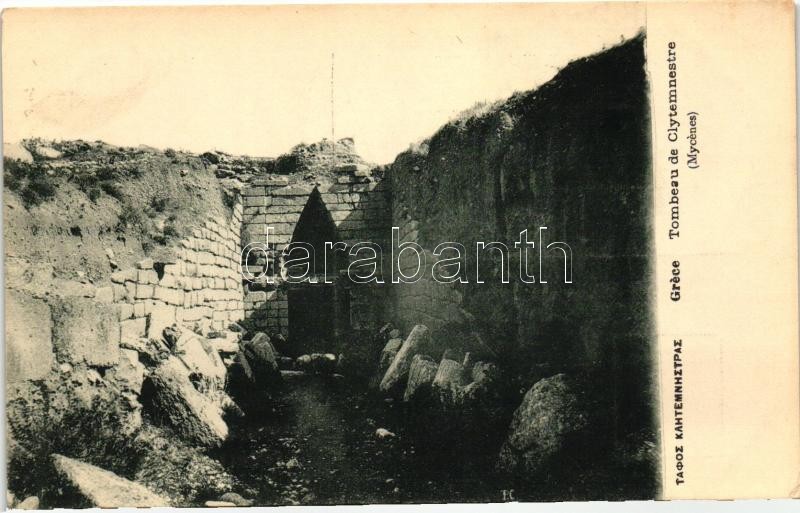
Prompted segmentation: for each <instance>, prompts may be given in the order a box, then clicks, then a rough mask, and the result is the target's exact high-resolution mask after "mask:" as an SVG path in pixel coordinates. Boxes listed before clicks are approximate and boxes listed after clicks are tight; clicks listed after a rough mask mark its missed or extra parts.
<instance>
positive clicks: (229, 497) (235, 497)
mask: <svg viewBox="0 0 800 513" xmlns="http://www.w3.org/2000/svg"><path fill="white" fill-rule="evenodd" d="M219 500H220V501H221V502H231V503H233V504H235V505H237V506H239V507H244V508H246V507H248V506H252V505H253V501H251V500H248V499H245V498H244V497H242V496H241V495H239V494H238V493H234V492H228V493H225V494H223V495H222V497H220V498H219Z"/></svg>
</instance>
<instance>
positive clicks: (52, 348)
mask: <svg viewBox="0 0 800 513" xmlns="http://www.w3.org/2000/svg"><path fill="white" fill-rule="evenodd" d="M241 211H242V206H241V205H240V204H238V205H235V206H234V208H233V215H232V218H231V219H230V220H229V221H228V220H225V219H221V218H217V219H208V220H206V221H205V222H204V224H203V226H202V227H200V228H196V229H195V230H194V232H193V233H192V234H191V235H190V236H189V237H186V238H185V239H183V240H182V241H181V243H180V247H179V248H178V249H177V250H176V256H175V258H174V259H172V260H171V261H170V262H153V261H152V259H145V260H143V261H141V262H139V264H138V266H137V268H131V269H124V270H120V271H116V272H114V273H112V275H111V283H108V284H94V283H91V282H89V281H88V280H86V281H83V282H81V281H76V280H67V279H62V278H57V277H55V273H54V269H53V266H52V264H49V263H42V262H29V261H26V260H24V259H19V258H9V259H7V262H6V297H7V298H8V299H7V304H6V319H7V326H6V341H7V344H6V347H7V351H6V358H7V362H8V363H7V369H8V373H9V382H16V381H23V380H31V379H39V378H42V377H43V376H45V375H46V374H47V373H48V372H49V371H50V370H52V368H53V366H54V363H56V362H57V363H68V364H71V365H73V364H86V365H89V366H95V367H101V368H104V367H113V366H115V365H117V364H118V363H119V358H120V355H123V356H125V355H127V354H128V353H130V352H132V351H127V352H126V351H123V352H121V351H120V346H122V347H123V348H125V347H137V345H138V342H139V337H143V336H146V335H147V332H148V322H149V321H150V320H151V319H153V318H157V319H158V324H159V326H162V327H163V326H164V325H167V324H172V323H173V322H177V323H178V324H182V325H184V326H186V327H189V328H195V327H199V328H201V329H202V330H203V331H204V332H207V331H209V330H212V329H213V330H220V329H223V328H226V327H227V326H228V324H229V323H230V322H236V321H240V320H241V319H242V318H243V317H244V302H243V301H242V296H243V290H242V283H241V278H240V275H239V254H240V249H239V240H240V239H239V228H240V224H241ZM154 312H155V317H153V314H154ZM123 353H125V354H123ZM133 353H134V358H135V351H133Z"/></svg>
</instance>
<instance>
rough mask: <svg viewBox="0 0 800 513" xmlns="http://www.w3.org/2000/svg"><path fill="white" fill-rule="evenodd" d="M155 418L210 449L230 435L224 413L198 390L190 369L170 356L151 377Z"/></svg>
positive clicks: (186, 437) (188, 438)
mask: <svg viewBox="0 0 800 513" xmlns="http://www.w3.org/2000/svg"><path fill="white" fill-rule="evenodd" d="M150 383H151V384H152V398H151V401H152V405H151V406H152V409H153V413H154V416H155V417H156V418H158V419H159V420H161V421H162V422H164V423H166V424H169V425H170V426H171V427H172V428H173V429H174V430H175V431H176V432H177V433H178V434H180V435H181V436H182V437H184V438H185V439H187V440H191V441H193V442H196V443H198V444H200V445H203V446H207V447H216V446H219V445H221V444H222V442H223V441H224V440H225V439H226V438H227V436H228V426H227V424H225V421H224V420H223V419H222V410H221V409H220V407H219V406H218V405H217V404H215V403H214V401H212V400H211V399H209V398H208V397H206V396H204V395H203V394H201V393H200V392H198V391H197V389H196V388H195V386H194V385H193V384H192V381H191V380H190V379H189V370H188V369H187V368H186V366H185V365H184V364H183V362H181V361H180V360H179V359H178V358H176V357H174V356H171V357H169V358H167V359H166V360H165V361H163V362H162V363H161V364H160V365H159V366H158V367H156V369H155V370H154V371H153V372H152V374H151V375H150Z"/></svg>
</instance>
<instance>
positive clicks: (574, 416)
mask: <svg viewBox="0 0 800 513" xmlns="http://www.w3.org/2000/svg"><path fill="white" fill-rule="evenodd" d="M587 424H588V420H587V414H586V411H585V409H584V408H583V404H582V401H581V398H580V395H579V393H578V391H577V387H576V385H575V384H574V383H573V382H572V380H570V379H569V378H567V376H565V375H564V374H557V375H555V376H552V377H549V378H545V379H542V380H540V381H538V382H537V383H536V384H535V385H533V387H531V389H530V390H529V391H528V393H527V394H525V397H524V398H523V399H522V404H521V405H520V406H519V408H517V410H516V411H515V412H514V417H513V419H512V421H511V427H510V428H509V433H508V438H507V439H506V441H505V443H504V444H503V447H502V449H501V450H500V458H499V462H498V466H499V467H500V468H501V469H503V470H507V471H509V472H525V473H528V474H535V473H537V472H539V471H542V470H545V469H546V466H547V464H548V462H550V461H552V459H553V458H557V457H558V455H559V454H560V453H562V452H563V451H567V450H569V449H570V445H571V442H572V441H573V440H574V437H576V436H577V435H579V434H580V433H581V432H582V431H583V430H584V429H585V428H586V426H587Z"/></svg>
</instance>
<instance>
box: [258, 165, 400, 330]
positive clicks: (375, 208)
mask: <svg viewBox="0 0 800 513" xmlns="http://www.w3.org/2000/svg"><path fill="white" fill-rule="evenodd" d="M335 173H336V174H335V175H334V177H329V176H323V177H319V178H318V179H313V180H311V179H307V178H305V177H304V176H300V175H291V176H281V175H272V176H268V177H263V178H258V179H254V180H252V181H251V182H250V184H249V186H248V187H246V188H244V189H243V190H242V198H243V204H244V211H243V220H242V222H243V224H242V239H243V244H246V243H252V242H261V243H265V242H268V243H269V247H270V249H271V250H273V251H272V252H271V254H270V256H269V257H268V258H265V257H264V256H263V255H262V256H259V257H258V258H257V259H256V261H255V262H251V263H250V265H249V270H250V272H251V273H253V274H258V273H260V272H261V271H262V270H264V269H267V270H269V271H271V272H274V273H275V276H279V274H280V261H279V259H278V256H277V255H278V253H279V252H280V251H282V250H283V249H284V248H285V247H286V246H287V245H288V244H289V243H290V242H291V241H292V237H293V234H294V233H295V229H296V228H297V223H298V221H299V219H300V216H301V214H302V213H303V210H304V209H305V208H306V205H307V204H308V203H309V199H310V197H311V195H312V193H313V192H314V191H315V190H316V191H317V192H318V193H319V197H320V199H321V203H322V207H323V209H324V210H326V211H327V212H328V214H329V215H330V219H331V220H332V223H333V225H335V230H336V239H337V241H340V242H344V243H346V244H348V245H351V244H354V243H356V242H360V241H366V242H375V243H377V244H379V245H381V246H385V245H386V243H387V238H388V237H389V234H390V231H389V223H390V214H389V203H388V201H387V191H386V187H385V185H384V183H382V182H379V181H376V178H375V177H372V176H370V173H369V170H368V169H366V168H365V167H364V166H361V165H353V164H349V165H344V166H339V167H338V168H336V169H335ZM268 227H272V230H273V231H272V232H271V233H270V237H269V240H267V228H268ZM317 258H322V255H317ZM278 281H280V280H278ZM346 293H347V294H349V295H350V298H349V303H350V304H351V305H353V306H354V308H352V309H351V319H350V320H349V321H350V324H351V325H353V326H354V327H362V328H364V329H367V328H370V327H374V326H376V325H377V323H378V322H380V319H379V317H380V315H378V314H377V313H376V309H378V308H379V307H380V304H381V301H379V300H375V296H376V294H378V295H380V294H382V292H378V291H376V287H374V286H369V285H358V286H356V285H355V284H349V285H348V286H347V287H346ZM244 305H245V317H246V318H247V319H250V320H251V321H252V322H253V323H254V324H255V326H257V327H258V328H260V329H265V330H267V331H269V332H273V333H281V334H282V335H284V336H286V337H288V336H289V303H288V288H287V287H284V286H279V284H277V283H276V284H273V285H270V284H266V283H264V281H263V280H261V281H258V280H255V281H253V282H251V283H248V284H247V285H246V290H245V296H244Z"/></svg>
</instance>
